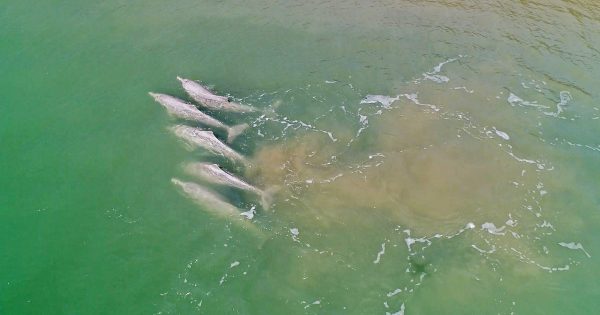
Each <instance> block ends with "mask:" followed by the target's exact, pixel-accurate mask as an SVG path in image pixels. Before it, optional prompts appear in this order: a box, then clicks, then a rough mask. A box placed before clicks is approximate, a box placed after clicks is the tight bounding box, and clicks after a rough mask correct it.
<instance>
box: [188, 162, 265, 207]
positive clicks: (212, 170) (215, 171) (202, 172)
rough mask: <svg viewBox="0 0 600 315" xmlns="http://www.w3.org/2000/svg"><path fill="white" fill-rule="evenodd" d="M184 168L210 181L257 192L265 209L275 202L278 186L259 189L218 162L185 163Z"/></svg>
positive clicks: (191, 173)
mask: <svg viewBox="0 0 600 315" xmlns="http://www.w3.org/2000/svg"><path fill="white" fill-rule="evenodd" d="M184 170H185V171H186V173H188V174H190V175H192V176H195V177H198V178H200V179H202V180H204V181H207V182H209V183H212V184H217V185H225V186H229V187H234V188H237V189H241V190H245V191H248V192H251V193H253V194H256V195H258V196H259V197H260V198H261V205H262V207H263V209H265V210H268V209H269V207H270V206H271V203H272V202H273V193H275V190H276V187H273V188H270V189H267V190H262V189H259V188H257V187H254V186H252V185H250V184H248V183H246V182H245V181H243V180H242V179H240V178H238V177H236V176H234V175H232V174H230V173H228V172H226V171H224V170H223V169H221V168H220V167H219V165H217V164H214V163H204V162H194V163H189V164H187V165H185V167H184Z"/></svg>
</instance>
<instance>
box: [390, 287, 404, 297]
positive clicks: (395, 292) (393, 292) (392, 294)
mask: <svg viewBox="0 0 600 315" xmlns="http://www.w3.org/2000/svg"><path fill="white" fill-rule="evenodd" d="M401 292H402V289H400V288H398V289H396V290H394V291H391V292H389V293H388V294H387V296H388V297H392V296H394V295H396V294H398V293H401Z"/></svg>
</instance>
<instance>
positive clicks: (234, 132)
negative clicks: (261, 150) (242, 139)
mask: <svg viewBox="0 0 600 315" xmlns="http://www.w3.org/2000/svg"><path fill="white" fill-rule="evenodd" d="M248 127H250V126H249V125H248V124H241V125H237V126H233V127H229V129H227V143H232V142H233V140H235V138H237V136H239V135H240V134H241V133H242V132H244V130H246V128H248Z"/></svg>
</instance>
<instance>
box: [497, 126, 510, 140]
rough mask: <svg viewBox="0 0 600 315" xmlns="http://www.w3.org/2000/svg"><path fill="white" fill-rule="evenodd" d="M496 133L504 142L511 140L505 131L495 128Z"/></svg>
mask: <svg viewBox="0 0 600 315" xmlns="http://www.w3.org/2000/svg"><path fill="white" fill-rule="evenodd" d="M494 131H495V132H496V134H497V135H498V137H500V138H502V139H504V140H507V141H508V140H510V137H509V136H508V134H507V133H506V132H504V131H500V130H498V129H496V128H494Z"/></svg>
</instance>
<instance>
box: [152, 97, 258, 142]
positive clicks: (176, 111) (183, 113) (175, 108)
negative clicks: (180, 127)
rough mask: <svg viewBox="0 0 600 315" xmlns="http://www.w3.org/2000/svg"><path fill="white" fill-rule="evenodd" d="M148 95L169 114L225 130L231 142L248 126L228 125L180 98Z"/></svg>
mask: <svg viewBox="0 0 600 315" xmlns="http://www.w3.org/2000/svg"><path fill="white" fill-rule="evenodd" d="M148 94H150V96H152V97H153V98H154V100H155V101H157V102H158V103H159V104H161V105H162V106H163V107H164V108H166V109H167V112H169V114H170V115H171V116H174V117H178V118H181V119H186V120H193V121H198V122H200V123H202V124H204V125H207V126H211V127H215V128H219V129H224V130H225V131H227V142H228V143H231V142H233V140H234V139H235V138H236V137H237V136H238V135H240V134H241V133H242V132H244V130H246V128H248V124H240V125H237V126H233V127H229V126H227V125H225V124H224V123H222V122H221V121H219V120H217V119H215V118H213V117H211V116H209V115H207V114H205V113H203V112H201V111H200V110H199V109H198V108H196V106H194V105H192V104H189V103H186V102H185V101H183V100H180V99H178V98H176V97H173V96H170V95H166V94H160V93H153V92H149V93H148Z"/></svg>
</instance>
